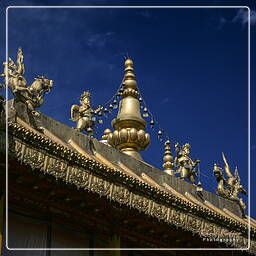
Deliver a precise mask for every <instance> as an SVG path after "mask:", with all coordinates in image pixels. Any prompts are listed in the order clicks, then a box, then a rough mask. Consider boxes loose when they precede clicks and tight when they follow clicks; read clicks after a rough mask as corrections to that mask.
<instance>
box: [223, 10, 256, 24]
mask: <svg viewBox="0 0 256 256" xmlns="http://www.w3.org/2000/svg"><path fill="white" fill-rule="evenodd" d="M248 20H249V15H248V10H247V9H239V10H238V11H237V13H236V15H235V16H234V17H233V18H232V19H230V20H229V19H226V18H224V17H221V18H220V19H219V28H222V27H223V26H224V25H225V24H228V23H229V24H231V23H240V24H242V26H245V25H246V24H247V23H248ZM250 24H251V25H255V24H256V11H255V10H251V12H250Z"/></svg>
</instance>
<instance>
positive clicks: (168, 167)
mask: <svg viewBox="0 0 256 256" xmlns="http://www.w3.org/2000/svg"><path fill="white" fill-rule="evenodd" d="M164 146H165V151H164V158H163V160H164V164H163V168H164V172H166V173H168V174H170V175H174V173H175V171H174V170H173V167H174V163H173V156H172V152H171V143H170V141H169V140H167V141H166V142H165V143H164Z"/></svg>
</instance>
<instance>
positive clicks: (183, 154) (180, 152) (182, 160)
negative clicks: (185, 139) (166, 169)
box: [174, 143, 200, 184]
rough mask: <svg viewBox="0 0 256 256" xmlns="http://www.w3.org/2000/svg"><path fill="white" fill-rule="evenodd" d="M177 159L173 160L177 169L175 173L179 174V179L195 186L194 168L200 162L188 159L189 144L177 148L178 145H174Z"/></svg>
mask: <svg viewBox="0 0 256 256" xmlns="http://www.w3.org/2000/svg"><path fill="white" fill-rule="evenodd" d="M175 151H176V154H177V157H176V158H175V160H174V165H175V166H176V167H178V170H177V171H176V173H178V174H180V178H181V179H183V180H184V179H188V180H189V181H190V182H191V183H192V184H195V178H196V171H195V167H196V166H197V165H198V164H199V163H200V160H195V161H193V160H192V159H191V157H190V144H189V143H186V144H185V145H183V146H182V147H181V149H180V148H179V143H176V144H175Z"/></svg>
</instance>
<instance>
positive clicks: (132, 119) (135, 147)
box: [108, 59, 150, 159]
mask: <svg viewBox="0 0 256 256" xmlns="http://www.w3.org/2000/svg"><path fill="white" fill-rule="evenodd" d="M121 96H122V100H121V101H120V103H119V111H118V114H117V117H116V118H115V119H114V120H113V121H112V126H113V128H114V129H115V131H114V132H113V133H109V134H108V143H109V144H110V145H111V146H113V147H115V148H118V149H119V150H121V151H122V152H124V153H126V154H128V155H130V156H133V157H135V158H137V159H141V156H140V154H139V153H138V151H143V150H145V149H146V147H147V146H148V145H149V142H150V136H149V134H148V133H145V131H144V129H145V127H146V124H147V123H146V121H145V120H144V119H143V118H142V117H141V113H140V103H139V101H138V96H139V93H138V89H137V82H136V80H135V74H134V69H133V61H132V60H131V59H127V60H126V61H125V74H124V81H123V92H122V94H121Z"/></svg>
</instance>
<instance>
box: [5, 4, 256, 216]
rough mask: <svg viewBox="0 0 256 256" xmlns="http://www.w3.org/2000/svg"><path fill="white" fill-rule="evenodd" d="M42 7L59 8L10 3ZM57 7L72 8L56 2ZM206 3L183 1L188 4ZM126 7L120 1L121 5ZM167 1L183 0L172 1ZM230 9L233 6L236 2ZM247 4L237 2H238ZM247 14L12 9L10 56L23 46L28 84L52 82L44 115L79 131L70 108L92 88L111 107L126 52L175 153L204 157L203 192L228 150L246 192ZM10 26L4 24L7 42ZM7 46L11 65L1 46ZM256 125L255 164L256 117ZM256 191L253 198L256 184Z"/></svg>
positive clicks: (150, 154) (153, 152)
mask: <svg viewBox="0 0 256 256" xmlns="http://www.w3.org/2000/svg"><path fill="white" fill-rule="evenodd" d="M35 3H36V4H37V5H49V4H51V5H54V4H55V1H51V2H48V1H23V0H22V1H9V2H8V5H18V4H19V5H35ZM56 3H57V2H56ZM60 3H62V4H63V5H69V4H71V2H69V1H63V2H61V1H58V4H60ZM201 3H202V2H199V1H197V2H194V3H193V1H189V2H187V3H185V1H184V4H189V5H199V4H201ZM76 4H77V5H95V4H99V5H107V4H108V5H109V4H110V2H107V3H106V2H103V1H93V2H89V1H76ZM113 4H115V5H117V4H118V3H117V2H113ZM126 4H127V3H126V2H124V1H123V2H120V3H119V4H118V5H126ZM136 4H137V5H139V4H140V3H138V2H137V3H136ZM142 4H143V5H146V2H145V1H144V2H143V3H142ZM164 4H165V5H175V4H177V2H171V1H169V2H166V1H165V2H164ZM179 4H181V2H180V1H179ZM204 4H205V5H206V4H207V5H208V4H209V5H218V4H221V5H224V4H225V1H221V2H219V1H211V2H210V1H209V2H208V1H204ZM226 4H227V3H226ZM228 4H229V5H232V3H231V1H229V2H228ZM247 4H248V3H247V2H246V1H241V2H239V1H236V2H235V3H234V4H233V5H243V6H244V5H247ZM148 5H152V2H148ZM5 6H7V4H6V3H2V7H3V8H2V9H1V11H2V12H1V14H2V17H1V18H2V21H3V25H4V15H5V11H4V7H5ZM250 7H251V8H252V10H251V11H252V16H251V25H252V31H251V32H252V34H251V36H252V40H254V38H255V31H254V30H255V23H256V14H255V11H254V9H255V8H254V6H250ZM247 12H248V11H247V9H241V8H240V9H239V8H236V9H234V8H228V9H227V8H225V9H224V8H218V9H217V8H211V9H210V8H204V9H199V8H193V9H191V8H186V9H181V8H179V9H177V8H175V9H173V8H172V9H149V8H140V9H139V8H137V9H112V8H111V9H88V8H85V9H82V8H79V9H34V8H32V9H27V8H26V9H9V21H8V22H9V23H8V24H9V56H11V57H12V58H13V59H16V53H17V48H18V47H19V46H21V47H22V48H23V54H24V57H25V60H24V63H25V68H26V73H25V78H26V79H27V81H28V83H29V84H31V83H32V81H33V78H34V77H36V76H37V75H38V74H39V75H45V76H47V77H48V78H50V79H52V80H53V81H54V87H53V89H52V91H51V92H50V93H49V94H47V95H46V97H45V105H44V106H43V107H41V108H40V110H41V111H42V112H43V113H45V114H47V115H49V116H50V117H52V118H54V119H56V120H59V121H60V122H63V123H65V124H67V125H69V126H74V123H73V122H71V121H69V118H70V107H71V105H72V104H77V103H78V101H79V97H80V95H81V93H82V92H83V91H85V90H90V91H91V93H92V102H93V105H95V106H97V105H99V104H101V105H102V104H104V103H105V102H106V101H108V100H109V99H110V98H111V97H112V96H113V94H114V93H115V92H116V90H117V88H118V87H119V84H120V82H121V80H122V78H123V73H124V72H123V70H124V56H125V55H126V54H127V53H128V55H129V56H130V57H131V58H132V59H133V60H134V68H135V72H136V77H137V82H138V86H139V89H140V91H141V93H142V96H143V98H144V100H145V101H146V103H147V106H148V108H149V109H150V111H151V112H152V113H153V115H154V116H155V118H156V119H157V120H158V121H159V123H160V125H161V127H162V128H163V129H164V130H165V131H166V133H168V135H169V137H170V140H171V143H172V147H173V146H174V143H175V142H176V141H178V142H179V143H180V144H184V143H186V142H189V143H190V144H191V156H192V158H194V159H200V160H201V165H200V167H201V173H202V175H201V182H202V184H203V187H204V188H205V189H207V190H209V191H212V192H214V190H215V189H216V186H217V183H216V181H215V178H214V176H213V174H212V169H213V164H214V163H215V162H216V163H218V164H219V165H223V162H222V159H221V152H224V153H225V155H226V157H227V159H228V162H229V164H230V166H231V168H232V170H234V168H235V166H238V170H239V173H240V176H241V181H242V184H243V185H244V186H245V187H246V188H248V185H247V182H248V175H247V171H248V163H247V158H248V149H247V136H248V123H247V122H248V110H247V109H248V30H247V22H248V21H247V17H248V16H247V14H248V13H247ZM4 29H5V28H4V26H2V35H3V36H4V32H5V30H4ZM254 42H255V40H254ZM251 43H252V42H251ZM0 46H1V47H0V51H1V57H2V59H3V60H4V58H5V52H4V49H5V42H4V40H1V45H0ZM252 46H253V43H252ZM254 48H255V47H254ZM254 48H252V55H251V59H252V77H251V79H252V80H251V87H252V88H251V95H252V97H251V100H252V105H251V111H252V116H255V112H254V109H255V99H254V95H255V90H256V89H255V74H254V73H255V72H253V67H254V66H255V64H254V61H255V52H254ZM115 115H116V112H114V113H113V114H112V115H110V116H109V118H108V119H106V120H104V125H102V126H100V127H99V129H98V135H97V137H98V138H100V135H101V134H102V131H103V130H104V129H105V128H107V127H108V128H110V127H111V124H110V122H111V120H112V119H113V118H114V117H115ZM148 121H150V119H148ZM251 128H252V141H251V142H252V143H251V153H252V158H254V157H255V151H256V141H255V132H254V130H255V119H253V120H252V127H251ZM148 131H149V132H150V133H151V136H152V143H151V145H150V147H149V148H148V149H147V150H146V151H145V152H144V153H143V158H144V160H145V161H146V162H148V163H150V164H152V165H154V166H156V167H158V168H160V169H162V167H161V165H162V157H163V142H159V141H158V140H157V138H156V134H155V133H154V132H152V131H151V130H150V129H149V130H148ZM173 153H174V152H173ZM254 170H255V164H254V163H252V168H251V173H252V177H251V178H252V179H254V180H255V174H254ZM252 193H253V195H254V198H255V189H253V187H252ZM245 200H246V198H245ZM251 206H252V216H254V217H256V208H255V206H253V204H251Z"/></svg>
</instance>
